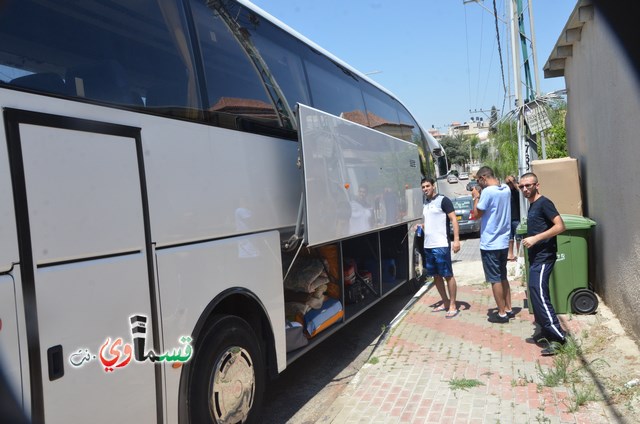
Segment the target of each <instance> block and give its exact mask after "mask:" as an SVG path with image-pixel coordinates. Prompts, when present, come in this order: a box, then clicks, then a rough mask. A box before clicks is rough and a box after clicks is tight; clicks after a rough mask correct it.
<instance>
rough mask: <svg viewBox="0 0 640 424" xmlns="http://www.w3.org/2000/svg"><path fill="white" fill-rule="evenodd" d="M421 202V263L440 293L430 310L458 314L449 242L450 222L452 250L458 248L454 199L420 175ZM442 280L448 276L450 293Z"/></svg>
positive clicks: (450, 314) (447, 315)
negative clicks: (422, 241) (446, 195)
mask: <svg viewBox="0 0 640 424" xmlns="http://www.w3.org/2000/svg"><path fill="white" fill-rule="evenodd" d="M421 186H422V192H423V193H424V206H423V208H422V215H423V219H424V231H423V234H424V256H425V260H424V267H425V269H426V272H427V276H429V277H433V282H434V283H435V285H436V288H437V289H438V293H440V297H441V298H442V304H441V305H438V306H436V307H435V308H434V309H433V311H432V312H441V311H447V314H446V318H453V317H455V316H456V315H458V312H459V311H458V308H457V307H456V290H457V286H456V278H455V277H454V276H453V267H452V266H451V245H450V243H449V223H451V224H452V226H453V253H458V252H459V251H460V235H459V234H460V231H459V227H458V220H457V219H456V213H455V209H454V207H453V203H452V202H451V200H450V199H449V198H448V197H445V196H443V195H442V194H436V186H435V181H434V180H433V178H423V179H422V183H421ZM444 280H447V288H448V289H449V296H448V297H447V291H446V290H445V286H444Z"/></svg>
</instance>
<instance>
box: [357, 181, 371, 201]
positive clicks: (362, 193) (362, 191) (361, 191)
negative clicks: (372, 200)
mask: <svg viewBox="0 0 640 424" xmlns="http://www.w3.org/2000/svg"><path fill="white" fill-rule="evenodd" d="M368 193H369V187H367V185H366V184H360V187H358V199H360V200H364V199H366V198H367V194H368Z"/></svg>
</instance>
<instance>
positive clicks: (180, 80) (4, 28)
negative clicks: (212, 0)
mask: <svg viewBox="0 0 640 424" xmlns="http://www.w3.org/2000/svg"><path fill="white" fill-rule="evenodd" d="M3 7H4V10H3V13H2V15H1V16H2V17H1V18H0V66H2V68H1V69H2V72H0V80H2V81H3V82H5V83H8V84H9V86H12V87H19V88H23V89H30V90H35V91H39V92H45V93H51V94H56V95H62V96H70V97H78V98H85V99H91V100H96V101H100V102H108V103H113V104H118V105H125V106H133V107H136V108H138V107H140V108H142V107H144V106H145V104H148V105H149V106H180V107H184V108H198V107H199V102H198V95H197V94H198V90H197V86H196V79H195V76H194V75H195V73H194V71H193V66H192V55H191V51H190V49H189V46H188V45H187V44H185V43H184V42H183V40H184V39H186V38H187V37H186V31H185V25H184V18H183V13H182V9H181V8H180V7H179V6H178V3H176V2H173V1H162V2H158V1H155V0H139V1H135V2H131V1H128V0H113V1H109V2H78V1H70V0H67V1H64V0H61V1H56V2H35V1H29V0H19V1H18V0H13V1H7V2H3ZM18 17H19V18H18ZM165 17H166V18H165Z"/></svg>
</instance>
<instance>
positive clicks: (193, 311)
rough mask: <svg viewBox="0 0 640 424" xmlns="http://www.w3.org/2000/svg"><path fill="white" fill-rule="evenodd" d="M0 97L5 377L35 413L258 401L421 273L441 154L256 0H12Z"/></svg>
mask: <svg viewBox="0 0 640 424" xmlns="http://www.w3.org/2000/svg"><path fill="white" fill-rule="evenodd" d="M0 107H1V108H2V113H1V115H0V126H1V127H2V129H3V130H2V131H0V382H2V383H3V384H0V386H2V385H4V387H5V388H8V391H9V392H10V393H11V395H12V396H13V397H14V398H15V400H14V404H15V405H17V408H18V409H19V410H21V411H22V412H21V413H22V414H23V415H24V417H26V418H25V419H26V420H29V421H30V422H33V423H44V422H47V423H85V422H91V423H107V422H109V423H111V422H139V423H143V422H144V423H196V424H200V423H250V422H259V419H260V417H259V410H260V406H261V403H262V398H263V392H264V389H265V385H266V383H267V381H268V379H269V378H270V377H275V376H277V374H278V373H279V372H281V371H282V370H284V369H285V368H286V366H287V364H288V363H290V362H291V361H293V360H295V359H296V358H298V357H300V355H302V354H304V353H305V352H307V351H308V350H309V349H311V348H313V346H315V345H317V343H318V342H320V341H322V340H323V339H326V338H327V337H328V336H329V335H331V334H332V333H334V332H335V331H336V330H337V329H339V328H341V327H342V326H343V325H345V324H347V323H348V322H349V321H351V320H352V319H353V318H355V317H356V316H358V315H359V314H360V313H362V312H363V311H365V310H366V309H367V308H369V307H370V306H372V305H373V304H375V303H376V302H377V301H379V300H380V299H382V298H384V297H385V296H386V295H388V294H389V293H391V292H392V291H393V290H396V289H397V288H398V287H401V286H403V285H404V284H406V283H407V282H409V281H411V280H412V279H414V278H415V275H414V270H413V255H412V254H410V252H412V251H413V239H412V237H409V235H410V231H409V229H410V227H411V225H412V224H413V223H414V222H416V221H417V220H418V219H420V217H421V204H422V194H421V192H420V178H421V176H422V175H426V174H431V172H430V171H428V170H429V169H430V168H431V167H432V166H433V160H432V158H431V156H432V153H433V154H436V153H437V152H433V149H432V148H430V147H429V144H428V143H427V140H426V138H425V136H424V133H423V131H422V130H421V129H420V126H419V125H418V124H417V122H416V121H415V120H414V118H413V117H412V116H411V114H410V113H409V112H408V111H407V110H406V108H405V107H404V106H403V105H402V104H401V103H400V102H399V101H398V100H397V99H396V98H394V97H393V95H391V94H390V93H389V92H388V91H386V90H384V89H383V88H381V87H379V86H378V85H376V84H375V83H373V82H372V81H370V80H369V79H368V78H367V77H366V76H364V75H363V74H362V73H360V72H357V71H356V70H354V69H352V68H351V67H349V66H348V65H346V64H345V63H343V62H341V61H340V60H338V59H337V58H335V57H333V56H332V55H330V54H329V53H327V52H325V51H324V50H322V49H321V48H320V47H318V46H316V45H314V44H313V43H311V42H310V41H308V40H306V39H305V38H303V37H302V36H300V35H298V34H296V33H295V32H294V31H292V30H290V29H289V28H288V27H286V26H285V25H283V24H282V23H280V22H278V21H277V20H275V19H273V18H271V17H269V15H267V14H266V13H264V12H263V11H261V10H259V9H258V8H256V7H255V6H254V5H252V4H250V3H248V2H246V1H232V0H82V1H74V0H4V1H0ZM318 268H321V269H318ZM9 403H10V402H9V398H8V397H4V398H3V399H2V401H1V402H0V404H1V405H3V408H4V409H5V410H4V411H3V412H0V415H2V414H5V415H4V416H5V417H8V416H9V415H6V414H9V413H10V412H8V409H7V408H8V407H7V404H9ZM0 421H1V419H0Z"/></svg>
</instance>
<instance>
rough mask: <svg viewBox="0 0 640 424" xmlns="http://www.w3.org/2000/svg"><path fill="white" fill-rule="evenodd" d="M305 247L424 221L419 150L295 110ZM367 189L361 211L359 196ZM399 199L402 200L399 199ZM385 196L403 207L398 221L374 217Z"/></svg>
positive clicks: (303, 109)
mask: <svg viewBox="0 0 640 424" xmlns="http://www.w3.org/2000/svg"><path fill="white" fill-rule="evenodd" d="M299 115H300V139H301V141H302V155H303V164H304V179H305V199H306V216H307V223H306V228H307V240H308V242H309V245H318V244H322V243H328V242H331V241H334V240H340V239H343V238H347V237H351V236H355V235H358V234H363V233H367V232H370V231H374V230H379V229H381V228H384V227H388V226H390V225H397V224H399V223H402V222H410V221H413V220H416V219H419V218H421V217H422V191H421V190H420V179H421V175H420V166H419V159H418V158H419V153H418V147H417V146H416V145H415V144H413V143H409V142H407V141H404V140H400V139H398V138H394V137H391V136H389V135H386V134H383V133H381V132H378V131H375V130H372V129H370V128H367V127H365V126H362V125H359V124H356V123H353V122H351V121H347V120H345V119H342V118H338V117H336V116H334V115H330V114H328V113H326V112H322V111H320V110H317V109H313V108H311V107H308V106H305V105H299ZM363 186H366V187H368V193H367V198H368V203H369V204H368V205H367V206H365V207H363V205H362V204H360V202H359V199H358V190H359V189H361V188H362V187H363ZM397 193H403V194H404V197H405V199H399V198H397V197H398V195H397ZM386 195H392V196H395V197H396V199H395V201H396V204H397V205H399V204H401V202H402V203H406V206H407V208H406V210H405V211H404V214H403V215H402V216H398V217H385V218H388V219H382V217H381V216H379V215H376V213H375V208H374V202H376V201H377V202H378V203H382V199H383V198H384V196H386Z"/></svg>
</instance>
